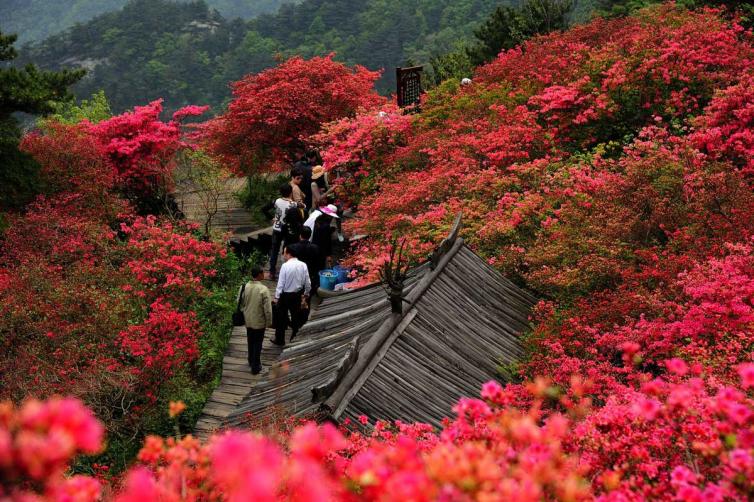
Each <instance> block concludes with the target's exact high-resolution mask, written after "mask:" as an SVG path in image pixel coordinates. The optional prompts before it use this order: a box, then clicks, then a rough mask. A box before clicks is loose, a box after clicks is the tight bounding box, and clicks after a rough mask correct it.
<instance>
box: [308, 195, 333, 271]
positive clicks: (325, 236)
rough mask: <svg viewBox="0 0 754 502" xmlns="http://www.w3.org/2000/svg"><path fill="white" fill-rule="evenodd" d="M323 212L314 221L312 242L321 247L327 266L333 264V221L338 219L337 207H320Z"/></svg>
mask: <svg viewBox="0 0 754 502" xmlns="http://www.w3.org/2000/svg"><path fill="white" fill-rule="evenodd" d="M320 211H321V214H320V215H319V216H317V219H316V220H314V222H313V229H312V242H313V243H314V244H316V245H317V246H318V247H319V251H320V253H322V256H323V258H324V264H325V266H326V267H327V266H330V265H331V264H332V253H333V251H332V232H333V228H332V221H333V219H337V218H339V217H338V213H337V208H336V207H335V206H333V205H328V206H324V207H321V208H320Z"/></svg>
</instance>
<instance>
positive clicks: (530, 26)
mask: <svg viewBox="0 0 754 502" xmlns="http://www.w3.org/2000/svg"><path fill="white" fill-rule="evenodd" d="M572 7H573V1H572V0H526V2H524V3H523V5H521V7H520V8H517V9H516V8H512V7H508V6H500V7H498V8H497V9H496V10H495V12H493V13H492V15H490V17H489V18H488V19H487V21H485V22H484V24H482V25H481V26H480V27H479V28H478V29H476V30H475V31H474V36H475V37H476V38H477V40H478V41H479V42H478V43H477V44H476V45H474V46H473V47H471V48H469V49H467V54H468V56H469V58H470V59H471V62H472V63H473V64H474V65H481V64H484V63H487V62H489V61H491V60H492V59H494V58H495V57H496V56H497V55H498V54H499V53H500V52H501V51H503V50H507V49H512V48H514V47H516V46H517V45H519V44H521V42H523V41H524V40H526V39H527V38H530V37H533V36H534V35H540V34H543V33H549V32H551V31H555V30H563V29H565V28H566V27H567V26H568V14H569V12H570V11H571V9H572Z"/></svg>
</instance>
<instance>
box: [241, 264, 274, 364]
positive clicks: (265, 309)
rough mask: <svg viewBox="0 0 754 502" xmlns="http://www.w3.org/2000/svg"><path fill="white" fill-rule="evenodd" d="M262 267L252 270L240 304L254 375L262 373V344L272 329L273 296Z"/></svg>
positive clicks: (242, 290) (243, 287)
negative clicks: (263, 281) (264, 282)
mask: <svg viewBox="0 0 754 502" xmlns="http://www.w3.org/2000/svg"><path fill="white" fill-rule="evenodd" d="M263 279H264V271H263V270H262V267H259V266H255V267H253V268H252V269H251V280H250V281H249V282H247V283H246V284H244V285H243V286H242V287H241V292H240V297H239V300H240V301H239V304H240V306H241V311H242V312H243V315H244V323H245V324H246V342H247V344H248V349H249V356H248V357H249V367H250V368H251V374H252V375H258V374H259V373H260V372H261V371H262V342H264V332H265V329H267V328H270V327H272V295H271V294H270V290H269V289H267V286H265V285H264V284H263V283H262V282H261V281H262V280H263Z"/></svg>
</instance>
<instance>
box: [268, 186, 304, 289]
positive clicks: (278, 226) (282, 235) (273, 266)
mask: <svg viewBox="0 0 754 502" xmlns="http://www.w3.org/2000/svg"><path fill="white" fill-rule="evenodd" d="M292 193H293V187H292V186H291V185H290V184H288V183H286V184H285V185H283V186H281V187H280V197H279V198H278V199H276V200H275V205H274V209H275V215H274V217H273V219H272V249H271V250H270V279H272V280H275V275H276V272H277V264H278V255H279V254H280V246H281V245H282V244H283V242H284V241H285V240H286V238H287V227H286V221H285V220H286V215H287V214H288V213H289V211H290V210H291V209H298V207H297V205H296V203H295V202H294V201H293V199H292V198H291V195H292Z"/></svg>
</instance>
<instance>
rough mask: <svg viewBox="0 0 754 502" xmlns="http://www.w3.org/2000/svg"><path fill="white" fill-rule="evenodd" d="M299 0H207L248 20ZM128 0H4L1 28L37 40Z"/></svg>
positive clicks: (0, 8) (22, 39)
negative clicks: (52, 0)
mask: <svg viewBox="0 0 754 502" xmlns="http://www.w3.org/2000/svg"><path fill="white" fill-rule="evenodd" d="M298 1H300V0H208V2H207V4H208V5H209V6H210V7H212V8H214V9H217V11H218V12H220V13H221V14H222V15H223V16H225V17H227V18H236V17H240V18H244V19H251V18H253V17H256V16H258V15H260V14H264V13H268V12H275V11H276V10H277V9H278V8H279V7H280V5H282V4H283V3H286V2H298ZM127 2H128V0H55V1H54V2H50V1H48V0H4V1H3V2H0V28H1V29H2V30H3V31H6V32H10V33H17V34H18V35H19V38H18V39H19V41H20V42H22V43H24V42H30V41H40V40H44V39H45V38H47V37H49V36H51V35H54V34H56V33H58V32H61V31H63V30H65V29H66V28H70V27H71V26H73V25H74V24H76V23H85V22H87V21H89V20H90V19H92V18H94V17H96V16H99V15H100V14H105V13H107V12H112V11H115V10H118V9H121V8H123V6H124V5H126V3H127Z"/></svg>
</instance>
